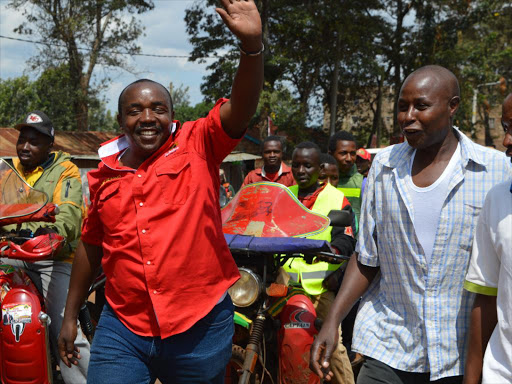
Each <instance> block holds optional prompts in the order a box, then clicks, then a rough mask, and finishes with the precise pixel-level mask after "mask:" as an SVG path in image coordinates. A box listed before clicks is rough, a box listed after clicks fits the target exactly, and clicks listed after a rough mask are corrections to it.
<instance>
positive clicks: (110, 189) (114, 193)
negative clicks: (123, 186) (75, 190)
mask: <svg viewBox="0 0 512 384" xmlns="http://www.w3.org/2000/svg"><path fill="white" fill-rule="evenodd" d="M119 184H120V183H119V182H111V183H110V184H109V185H107V186H106V187H104V188H103V189H101V190H100V191H99V195H98V214H99V217H100V219H101V222H102V223H103V228H104V231H105V233H107V232H111V231H112V229H113V228H115V227H117V226H118V225H119V224H120V222H121V221H122V218H123V215H121V191H120V185H119Z"/></svg>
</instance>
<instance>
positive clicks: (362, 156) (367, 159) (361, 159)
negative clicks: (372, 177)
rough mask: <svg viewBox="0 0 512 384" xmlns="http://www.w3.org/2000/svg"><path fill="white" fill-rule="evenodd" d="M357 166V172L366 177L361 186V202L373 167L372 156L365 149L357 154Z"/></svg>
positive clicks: (361, 149)
mask: <svg viewBox="0 0 512 384" xmlns="http://www.w3.org/2000/svg"><path fill="white" fill-rule="evenodd" d="M356 155H357V157H356V166H357V172H359V173H360V174H361V175H363V176H364V179H363V183H362V184H361V201H362V200H363V196H364V189H365V187H366V182H367V181H368V172H370V167H371V166H372V155H371V154H370V153H369V152H368V151H367V150H366V149H364V148H359V149H358V150H357V152H356Z"/></svg>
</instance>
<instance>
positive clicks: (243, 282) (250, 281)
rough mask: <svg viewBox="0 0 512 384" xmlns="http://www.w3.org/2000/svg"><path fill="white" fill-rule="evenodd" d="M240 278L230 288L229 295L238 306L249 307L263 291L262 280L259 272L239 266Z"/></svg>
mask: <svg viewBox="0 0 512 384" xmlns="http://www.w3.org/2000/svg"><path fill="white" fill-rule="evenodd" d="M238 270H239V272H240V280H238V281H237V282H236V283H235V284H234V285H233V286H231V288H229V289H228V293H229V296H231V300H232V301H233V304H234V305H235V306H236V307H248V306H249V305H251V304H253V303H254V302H255V301H256V300H257V299H258V296H259V295H260V292H261V286H262V284H261V280H260V278H259V276H258V275H257V274H255V273H254V272H253V271H251V270H250V269H247V268H239V269H238Z"/></svg>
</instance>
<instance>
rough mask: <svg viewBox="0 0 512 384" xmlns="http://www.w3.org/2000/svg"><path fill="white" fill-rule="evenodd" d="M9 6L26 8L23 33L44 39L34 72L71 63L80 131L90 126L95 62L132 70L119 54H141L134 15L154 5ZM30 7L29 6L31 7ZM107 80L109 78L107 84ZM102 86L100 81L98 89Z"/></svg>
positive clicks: (110, 1)
mask: <svg viewBox="0 0 512 384" xmlns="http://www.w3.org/2000/svg"><path fill="white" fill-rule="evenodd" d="M9 6H10V7H12V8H14V9H17V10H23V15H24V16H25V19H26V22H24V23H23V24H21V25H20V26H18V27H17V28H16V29H15V32H18V33H20V34H29V35H30V34H37V35H39V36H40V40H41V41H42V42H44V43H45V48H43V49H39V52H38V54H37V55H35V56H34V57H32V58H31V59H30V61H29V63H30V65H31V68H32V69H33V70H41V69H42V70H44V69H46V68H49V67H52V66H58V65H60V64H67V65H68V72H69V73H68V78H69V88H72V89H73V92H72V98H71V99H70V104H71V107H72V109H73V113H74V116H75V121H74V123H73V127H74V128H75V129H78V130H79V131H86V130H87V129H88V128H89V124H88V118H89V112H88V110H89V101H90V99H89V98H90V96H91V93H93V92H91V83H92V79H93V73H94V69H95V67H96V66H97V65H99V64H100V65H103V66H106V67H121V68H123V69H127V70H129V69H130V68H129V66H128V65H127V62H126V60H125V59H124V57H123V55H122V54H120V53H119V52H123V51H125V52H131V53H138V52H140V47H139V46H138V45H137V44H136V40H137V38H138V37H139V36H140V35H141V33H142V32H143V29H144V28H143V27H142V26H141V25H140V22H138V21H137V20H136V19H135V17H134V16H132V17H131V18H130V19H129V20H127V19H126V14H127V13H128V14H132V13H138V14H140V13H143V12H146V11H148V10H150V9H153V7H154V5H153V2H152V1H150V0H147V1H144V0H90V1H80V0H12V1H11V2H10V3H9ZM29 6H31V7H29ZM107 81H108V80H106V82H107ZM102 85H103V86H104V85H105V83H104V84H99V86H98V87H101V86H102Z"/></svg>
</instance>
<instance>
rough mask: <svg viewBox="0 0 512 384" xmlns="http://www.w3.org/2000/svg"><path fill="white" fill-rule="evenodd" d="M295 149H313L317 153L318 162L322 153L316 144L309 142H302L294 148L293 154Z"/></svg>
mask: <svg viewBox="0 0 512 384" xmlns="http://www.w3.org/2000/svg"><path fill="white" fill-rule="evenodd" d="M297 149H314V150H315V151H316V152H317V153H318V161H320V156H321V154H322V151H321V150H320V147H319V146H318V145H317V144H315V143H313V142H311V141H303V142H302V143H299V144H297V145H296V146H295V149H294V150H293V152H295V151H296V150H297Z"/></svg>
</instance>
